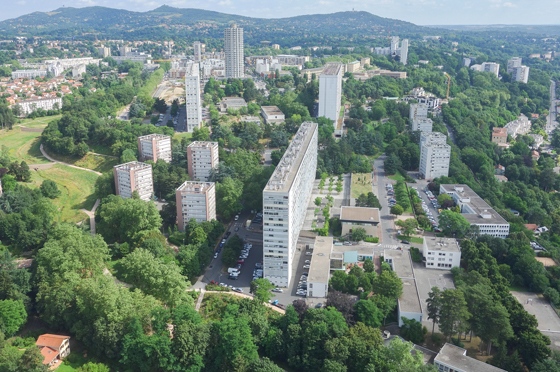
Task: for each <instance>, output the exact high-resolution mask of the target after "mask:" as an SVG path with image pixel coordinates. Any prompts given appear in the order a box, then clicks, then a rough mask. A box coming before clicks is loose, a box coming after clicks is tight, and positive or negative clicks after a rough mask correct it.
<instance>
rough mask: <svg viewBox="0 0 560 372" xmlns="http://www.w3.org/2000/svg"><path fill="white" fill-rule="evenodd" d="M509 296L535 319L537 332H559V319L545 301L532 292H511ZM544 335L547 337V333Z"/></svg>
mask: <svg viewBox="0 0 560 372" xmlns="http://www.w3.org/2000/svg"><path fill="white" fill-rule="evenodd" d="M511 294H512V295H514V296H515V298H517V300H518V301H519V302H520V303H521V304H522V305H523V308H524V309H525V310H527V312H528V313H529V314H532V315H534V316H535V317H536V318H537V322H539V326H538V328H539V330H542V331H552V332H560V318H558V315H556V312H555V311H554V309H553V308H552V307H551V306H550V304H549V302H548V301H547V300H546V299H544V298H543V297H537V295H536V294H535V293H532V292H513V291H512V292H511ZM545 334H546V335H547V336H548V334H547V333H545ZM557 346H558V345H557Z"/></svg>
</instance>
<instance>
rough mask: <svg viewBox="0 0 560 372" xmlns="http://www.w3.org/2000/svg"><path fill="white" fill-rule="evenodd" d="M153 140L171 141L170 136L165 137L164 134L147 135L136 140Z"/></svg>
mask: <svg viewBox="0 0 560 372" xmlns="http://www.w3.org/2000/svg"><path fill="white" fill-rule="evenodd" d="M153 138H157V139H169V140H171V136H166V135H165V134H157V133H152V134H147V135H145V136H140V137H138V139H139V140H141V141H142V140H151V139H153Z"/></svg>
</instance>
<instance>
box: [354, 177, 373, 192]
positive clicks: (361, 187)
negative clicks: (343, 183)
mask: <svg viewBox="0 0 560 372" xmlns="http://www.w3.org/2000/svg"><path fill="white" fill-rule="evenodd" d="M371 182H372V179H371V173H353V174H352V186H351V193H352V195H351V197H352V198H357V197H359V196H360V195H361V194H366V195H367V193H368V192H371V191H372V188H371Z"/></svg>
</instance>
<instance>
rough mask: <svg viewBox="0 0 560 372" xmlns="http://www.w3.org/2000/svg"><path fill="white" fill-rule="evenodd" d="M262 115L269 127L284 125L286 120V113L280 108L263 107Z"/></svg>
mask: <svg viewBox="0 0 560 372" xmlns="http://www.w3.org/2000/svg"><path fill="white" fill-rule="evenodd" d="M261 115H262V117H263V119H264V122H265V123H266V124H268V125H272V124H279V123H283V122H284V121H285V120H286V117H285V116H284V113H283V112H282V111H280V109H279V108H278V106H262V107H261Z"/></svg>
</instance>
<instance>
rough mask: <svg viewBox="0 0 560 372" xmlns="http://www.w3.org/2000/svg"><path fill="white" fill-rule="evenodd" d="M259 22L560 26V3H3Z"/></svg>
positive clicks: (3, 15)
mask: <svg viewBox="0 0 560 372" xmlns="http://www.w3.org/2000/svg"><path fill="white" fill-rule="evenodd" d="M164 4H165V5H169V6H174V7H178V8H199V9H207V10H214V11H218V12H222V13H229V14H239V15H244V16H251V17H259V18H281V17H291V16H297V15H304V14H317V13H335V12H341V11H349V10H352V9H355V10H359V11H367V12H370V13H373V14H375V15H378V16H381V17H387V18H393V19H399V20H402V21H408V22H412V23H415V24H417V25H480V24H530V25H539V24H547V25H551V24H558V21H557V19H558V14H559V12H560V0H343V1H340V0H304V1H301V0H275V1H271V0H265V1H262V0H204V1H202V0H166V1H157V0H71V1H69V0H47V1H45V0H0V9H2V11H1V12H0V20H4V19H9V18H16V17H19V16H21V15H25V14H28V13H32V12H35V11H42V12H48V11H52V10H55V9H57V8H59V7H62V6H73V7H86V6H94V5H97V6H105V7H110V8H120V9H127V10H133V11H141V12H143V11H148V10H152V9H155V8H157V7H159V6H161V5H164Z"/></svg>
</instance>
